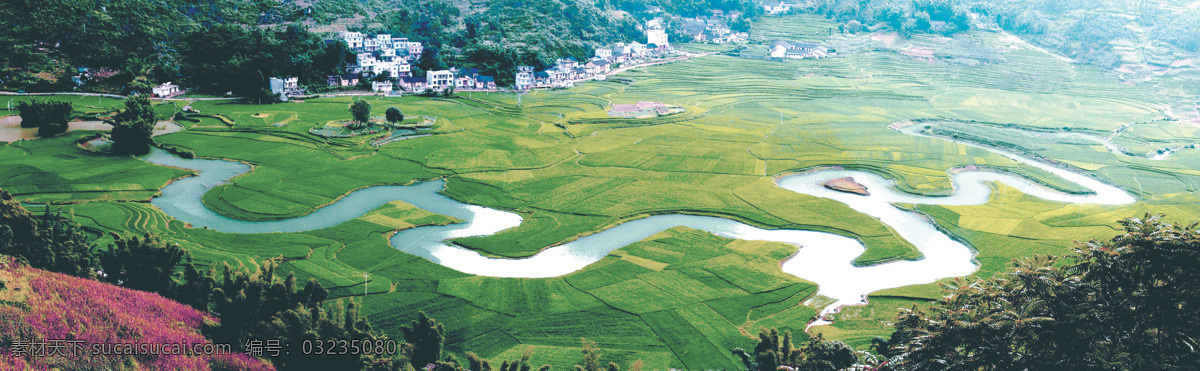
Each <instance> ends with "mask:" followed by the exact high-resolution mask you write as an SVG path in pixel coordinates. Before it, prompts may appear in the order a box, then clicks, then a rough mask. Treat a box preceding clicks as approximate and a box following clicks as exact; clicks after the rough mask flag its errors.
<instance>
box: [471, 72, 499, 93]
mask: <svg viewBox="0 0 1200 371" xmlns="http://www.w3.org/2000/svg"><path fill="white" fill-rule="evenodd" d="M475 89H481V90H495V89H496V79H495V78H494V77H491V76H484V75H479V76H478V77H476V78H475Z"/></svg>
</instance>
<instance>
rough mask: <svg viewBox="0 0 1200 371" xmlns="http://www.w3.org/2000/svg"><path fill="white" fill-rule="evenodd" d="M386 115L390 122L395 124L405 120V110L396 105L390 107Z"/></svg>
mask: <svg viewBox="0 0 1200 371" xmlns="http://www.w3.org/2000/svg"><path fill="white" fill-rule="evenodd" d="M386 116H387V120H388V122H390V123H393V124H395V123H397V122H400V121H404V112H401V111H400V109H399V108H396V107H388V109H387V112H386Z"/></svg>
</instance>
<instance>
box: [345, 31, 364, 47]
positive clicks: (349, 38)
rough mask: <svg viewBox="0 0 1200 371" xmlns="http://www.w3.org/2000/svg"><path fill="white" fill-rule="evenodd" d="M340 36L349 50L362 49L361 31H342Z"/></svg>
mask: <svg viewBox="0 0 1200 371" xmlns="http://www.w3.org/2000/svg"><path fill="white" fill-rule="evenodd" d="M340 36H341V37H342V40H344V41H345V42H346V46H347V47H349V48H350V50H356V49H362V47H363V34H362V32H347V31H342V32H341V35H340Z"/></svg>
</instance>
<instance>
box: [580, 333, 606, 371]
mask: <svg viewBox="0 0 1200 371" xmlns="http://www.w3.org/2000/svg"><path fill="white" fill-rule="evenodd" d="M579 341H580V342H581V343H582V347H581V348H580V350H579V351H580V353H583V364H581V365H575V370H577V371H578V370H583V371H600V370H602V369H601V368H600V347H598V346H596V342H594V341H591V340H588V339H586V338H580V339H579Z"/></svg>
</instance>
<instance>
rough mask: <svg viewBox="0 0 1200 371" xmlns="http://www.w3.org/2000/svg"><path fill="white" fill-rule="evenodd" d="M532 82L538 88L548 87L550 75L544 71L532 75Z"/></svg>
mask: <svg viewBox="0 0 1200 371" xmlns="http://www.w3.org/2000/svg"><path fill="white" fill-rule="evenodd" d="M533 81H534V85H538V86H546V85H550V82H551V80H550V73H549V72H546V71H542V72H537V73H534V74H533Z"/></svg>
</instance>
